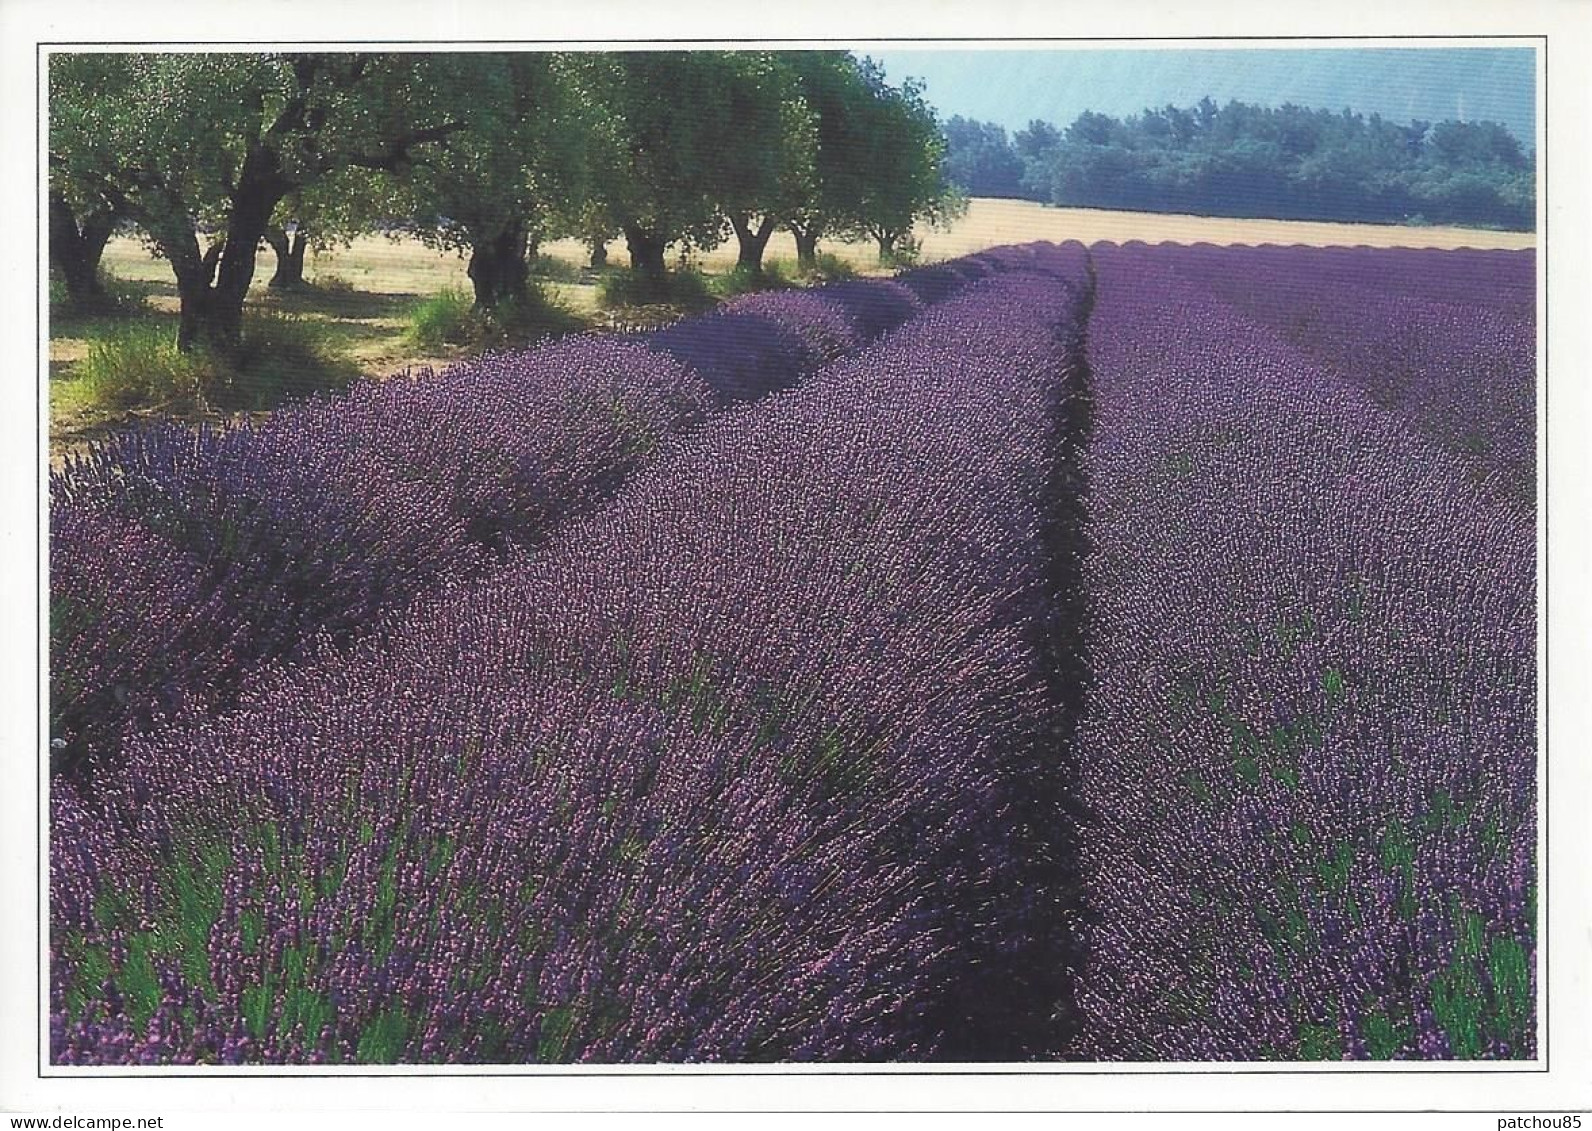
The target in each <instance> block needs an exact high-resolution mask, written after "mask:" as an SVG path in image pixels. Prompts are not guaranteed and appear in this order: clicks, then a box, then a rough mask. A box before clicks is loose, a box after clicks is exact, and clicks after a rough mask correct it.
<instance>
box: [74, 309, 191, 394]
mask: <svg viewBox="0 0 1592 1131" xmlns="http://www.w3.org/2000/svg"><path fill="white" fill-rule="evenodd" d="M221 373H222V366H221V364H220V362H219V361H217V360H216V359H215V358H214V357H212V356H211V355H209V354H207V353H204V352H202V351H201V352H193V353H183V352H181V351H180V350H178V349H177V341H176V338H175V337H174V336H173V334H172V332H171V330H170V329H169V328H168V327H166V326H163V325H162V324H160V323H158V322H134V323H129V324H128V325H125V326H117V327H114V328H112V329H111V330H110V331H109V332H107V333H106V334H105V335H104V336H103V337H100V338H98V339H96V340H95V341H93V342H92V343H91V344H90V345H89V348H88V356H87V357H86V358H84V359H83V361H81V362H80V363H79V364H78V366H77V370H76V382H75V384H76V390H77V394H78V398H79V400H80V401H81V403H82V404H84V405H85V406H86V407H89V408H96V409H107V410H111V409H129V408H142V407H161V406H164V407H172V408H191V407H193V406H195V405H197V404H198V403H200V402H201V401H202V399H203V391H204V390H205V389H207V388H212V387H214V386H215V385H216V384H217V383H218V382H219V381H220V378H221Z"/></svg>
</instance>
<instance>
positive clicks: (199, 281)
mask: <svg viewBox="0 0 1592 1131" xmlns="http://www.w3.org/2000/svg"><path fill="white" fill-rule="evenodd" d="M294 187H295V186H294V184H293V183H292V182H291V181H289V180H287V179H286V178H285V177H283V176H282V175H281V174H280V172H279V171H278V169H277V166H276V158H275V156H274V155H272V154H271V153H270V152H269V151H267V150H265V149H263V148H255V149H253V150H251V151H250V152H249V154H248V155H247V156H246V157H245V158H244V160H243V167H242V169H241V170H239V173H238V184H237V188H236V189H235V190H234V192H233V196H232V213H231V215H230V216H229V217H228V219H227V230H226V234H225V235H224V236H223V237H222V238H221V239H219V240H217V241H216V242H215V243H213V244H211V246H210V249H209V250H208V251H207V252H205V254H204V255H203V256H201V255H200V254H199V238H198V236H197V235H196V234H195V232H194V229H193V227H192V221H191V220H190V219H189V218H188V217H189V216H190V215H191V214H190V213H189V211H188V209H187V208H186V207H184V205H183V202H182V201H181V200H180V199H179V198H175V197H172V198H168V199H166V200H164V201H163V202H162V203H161V205H160V206H159V207H157V208H156V209H155V210H154V211H152V212H147V213H144V214H141V215H140V216H139V217H137V218H138V219H139V220H140V222H142V223H144V225H145V228H146V230H148V231H149V233H150V235H152V236H153V237H154V238H155V240H156V241H157V242H158V243H159V244H160V247H161V251H162V253H163V254H164V255H165V256H166V259H167V260H168V261H169V262H170V263H171V269H172V272H173V274H175V275H176V276H177V296H178V299H179V300H180V302H181V309H180V311H179V316H178V326H177V348H179V349H181V350H184V351H187V350H191V349H193V348H194V347H195V346H196V345H199V344H201V343H202V344H204V345H207V346H209V347H210V348H212V349H214V350H216V351H217V352H219V353H220V354H222V356H224V357H228V358H234V359H235V358H236V357H237V356H238V354H239V352H240V349H241V346H242V339H243V300H244V299H245V298H247V297H248V294H249V284H250V283H252V282H253V281H254V266H255V262H256V256H257V254H258V252H259V247H260V243H261V241H262V240H264V239H265V230H266V228H267V226H268V225H269V224H270V220H271V213H272V212H273V211H275V209H276V206H277V205H278V204H279V203H281V200H282V198H283V197H284V196H286V195H287V194H288V192H289V191H291V190H292V189H293V188H294Z"/></svg>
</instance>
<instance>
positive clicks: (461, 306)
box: [407, 287, 486, 350]
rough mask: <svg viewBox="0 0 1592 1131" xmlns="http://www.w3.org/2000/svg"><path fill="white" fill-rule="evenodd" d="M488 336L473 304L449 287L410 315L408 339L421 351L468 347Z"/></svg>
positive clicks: (418, 306) (462, 294)
mask: <svg viewBox="0 0 1592 1131" xmlns="http://www.w3.org/2000/svg"><path fill="white" fill-rule="evenodd" d="M485 333H486V322H485V320H484V319H483V318H482V317H481V316H480V315H479V314H477V313H476V310H475V302H474V300H473V299H472V298H471V297H470V294H469V292H468V291H465V290H463V289H461V288H459V287H446V288H444V289H442V290H440V291H438V292H437V293H436V294H434V295H432V296H431V297H430V298H427V299H422V300H421V301H420V302H419V303H417V304H416V305H415V308H414V309H413V310H412V311H410V312H409V328H408V331H407V337H408V340H409V342H410V344H411V345H414V346H417V347H418V348H420V349H424V350H441V349H443V348H445V347H447V346H462V345H468V344H470V343H472V342H476V341H479V340H480V339H481V338H482V337H484V336H485Z"/></svg>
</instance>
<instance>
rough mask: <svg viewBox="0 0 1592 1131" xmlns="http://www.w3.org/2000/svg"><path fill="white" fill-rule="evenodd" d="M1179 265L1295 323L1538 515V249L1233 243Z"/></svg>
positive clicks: (1224, 292)
mask: <svg viewBox="0 0 1592 1131" xmlns="http://www.w3.org/2000/svg"><path fill="white" fill-rule="evenodd" d="M1166 262H1167V263H1168V264H1169V265H1170V266H1172V268H1173V270H1175V271H1176V273H1177V274H1178V275H1179V276H1181V277H1183V278H1186V279H1188V280H1190V281H1192V282H1195V283H1197V284H1198V285H1199V286H1201V287H1202V288H1206V289H1209V290H1210V291H1212V292H1213V293H1214V294H1216V295H1218V296H1219V297H1221V298H1222V299H1224V300H1225V301H1227V302H1229V303H1232V304H1233V305H1234V306H1236V307H1237V308H1238V309H1239V310H1241V311H1242V312H1243V313H1244V314H1245V315H1246V316H1247V317H1249V318H1251V319H1253V320H1255V321H1257V322H1259V323H1261V324H1262V325H1264V326H1266V327H1267V328H1269V329H1271V330H1273V331H1275V332H1277V333H1279V334H1280V335H1282V336H1283V337H1284V338H1285V339H1286V340H1287V341H1288V342H1289V343H1290V344H1291V345H1293V346H1296V347H1297V348H1299V349H1301V350H1303V351H1304V352H1305V353H1308V354H1309V355H1311V357H1312V358H1314V359H1315V360H1316V361H1318V362H1319V363H1320V364H1321V365H1322V366H1323V367H1325V368H1326V369H1328V370H1329V371H1331V372H1332V373H1333V374H1334V375H1335V376H1338V377H1341V378H1343V379H1345V380H1347V381H1349V382H1350V383H1351V384H1353V385H1355V386H1356V387H1357V388H1360V389H1362V390H1364V391H1365V393H1366V394H1367V395H1369V396H1370V398H1371V399H1372V400H1374V401H1375V402H1376V403H1377V404H1378V405H1381V406H1382V407H1384V408H1387V409H1389V410H1390V411H1392V412H1394V413H1396V414H1398V415H1400V416H1401V417H1403V418H1404V419H1406V420H1408V421H1410V423H1411V424H1412V426H1413V427H1415V428H1416V429H1417V430H1418V431H1420V432H1421V433H1422V434H1423V435H1425V436H1426V437H1428V438H1429V439H1431V440H1433V441H1434V442H1436V443H1437V444H1438V445H1439V446H1441V447H1443V448H1444V449H1445V450H1447V451H1448V452H1450V453H1452V454H1453V455H1455V456H1456V457H1458V459H1459V460H1460V462H1461V464H1462V465H1463V466H1464V468H1465V470H1466V473H1467V474H1468V475H1469V476H1470V477H1471V478H1472V479H1474V480H1475V481H1476V482H1477V484H1478V485H1480V486H1481V487H1482V489H1483V490H1484V492H1486V493H1487V494H1489V495H1490V496H1492V497H1494V498H1496V499H1497V500H1499V501H1500V503H1502V504H1504V506H1503V507H1502V508H1500V511H1501V512H1502V511H1512V512H1514V513H1515V515H1516V516H1517V519H1518V521H1520V522H1521V523H1522V524H1523V525H1526V526H1530V525H1532V524H1533V523H1534V521H1535V515H1536V505H1537V491H1536V482H1537V477H1536V472H1537V463H1536V431H1537V400H1536V388H1537V383H1536V344H1537V343H1536V339H1537V329H1536V301H1535V298H1536V261H1535V254H1534V253H1533V252H1530V251H1518V252H1496V251H1492V252H1478V251H1456V252H1449V253H1446V254H1445V255H1443V257H1442V258H1441V260H1440V263H1441V266H1440V267H1439V266H1435V263H1436V262H1437V261H1434V258H1433V256H1432V253H1431V252H1428V251H1416V250H1409V249H1389V250H1376V249H1371V248H1334V249H1316V248H1275V247H1265V248H1222V247H1215V246H1212V245H1209V244H1202V245H1196V246H1194V247H1192V248H1189V249H1186V250H1184V251H1180V252H1178V253H1176V254H1175V255H1170V256H1168V257H1167V259H1166Z"/></svg>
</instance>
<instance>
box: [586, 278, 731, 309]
mask: <svg viewBox="0 0 1592 1131" xmlns="http://www.w3.org/2000/svg"><path fill="white" fill-rule="evenodd" d="M717 302H718V299H717V298H716V297H715V296H714V294H713V288H712V287H711V286H710V285H709V283H708V281H707V278H706V277H705V276H704V275H703V274H702V273H701V272H700V271H695V270H691V269H686V270H682V271H670V272H669V273H668V274H667V275H665V276H664V279H663V282H662V284H661V285H660V284H658V283H655V282H654V281H652V280H650V279H648V278H646V277H645V276H643V275H640V274H638V273H636V272H635V271H632V270H629V269H621V270H618V271H614V272H612V273H610V274H608V275H605V276H603V278H602V279H601V280H600V281H599V282H598V284H597V305H598V306H600V307H602V308H603V309H604V310H614V309H617V308H621V307H635V306H669V307H674V308H676V309H679V310H683V311H685V312H687V313H693V312H698V311H703V310H709V309H711V308H712V307H713V306H714V305H715V304H716V303H717Z"/></svg>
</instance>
